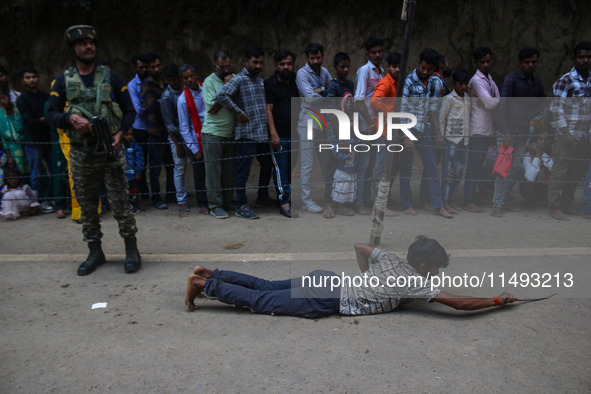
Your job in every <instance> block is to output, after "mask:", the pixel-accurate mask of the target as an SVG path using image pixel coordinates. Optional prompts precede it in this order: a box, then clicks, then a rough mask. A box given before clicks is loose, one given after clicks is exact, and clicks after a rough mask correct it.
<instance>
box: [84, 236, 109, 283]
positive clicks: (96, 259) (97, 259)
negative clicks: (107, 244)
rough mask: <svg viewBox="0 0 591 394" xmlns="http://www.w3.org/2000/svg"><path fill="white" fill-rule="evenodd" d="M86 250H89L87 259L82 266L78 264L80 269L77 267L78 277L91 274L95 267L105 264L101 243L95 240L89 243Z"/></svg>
mask: <svg viewBox="0 0 591 394" xmlns="http://www.w3.org/2000/svg"><path fill="white" fill-rule="evenodd" d="M88 250H90V253H88V257H87V258H86V260H84V262H83V263H82V264H80V267H78V275H80V276H85V275H88V274H92V273H93V272H94V270H95V269H96V267H98V266H99V265H103V264H105V262H106V261H107V260H106V259H105V254H104V253H103V249H102V248H101V241H99V240H97V241H92V242H89V243H88Z"/></svg>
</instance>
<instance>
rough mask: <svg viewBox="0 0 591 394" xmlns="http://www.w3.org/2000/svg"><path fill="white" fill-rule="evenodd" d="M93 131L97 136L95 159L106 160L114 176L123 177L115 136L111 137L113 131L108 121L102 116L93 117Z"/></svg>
mask: <svg viewBox="0 0 591 394" xmlns="http://www.w3.org/2000/svg"><path fill="white" fill-rule="evenodd" d="M92 130H93V131H94V135H95V136H96V146H95V148H94V157H95V158H101V157H102V158H105V160H106V161H107V162H108V163H109V167H111V169H112V171H113V174H114V175H117V176H118V177H122V176H123V166H122V163H121V161H120V160H119V157H118V156H117V150H116V149H115V148H114V147H113V136H112V135H111V129H110V128H109V123H108V122H107V119H105V118H103V117H102V116H93V117H92Z"/></svg>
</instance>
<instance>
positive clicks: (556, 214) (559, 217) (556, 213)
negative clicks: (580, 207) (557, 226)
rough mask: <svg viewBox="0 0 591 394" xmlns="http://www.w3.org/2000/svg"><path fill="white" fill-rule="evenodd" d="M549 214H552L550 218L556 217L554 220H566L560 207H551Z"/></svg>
mask: <svg viewBox="0 0 591 394" xmlns="http://www.w3.org/2000/svg"><path fill="white" fill-rule="evenodd" d="M550 216H552V219H556V220H568V218H567V217H566V215H565V214H564V213H562V211H561V210H560V209H551V210H550Z"/></svg>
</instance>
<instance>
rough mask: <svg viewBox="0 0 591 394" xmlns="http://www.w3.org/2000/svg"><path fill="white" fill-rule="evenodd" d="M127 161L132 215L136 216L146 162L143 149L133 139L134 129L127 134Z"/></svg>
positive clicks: (126, 171) (126, 173)
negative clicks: (140, 183) (139, 190)
mask: <svg viewBox="0 0 591 394" xmlns="http://www.w3.org/2000/svg"><path fill="white" fill-rule="evenodd" d="M125 161H126V162H127V166H126V169H125V176H126V177H127V182H128V183H129V200H130V203H131V208H132V213H133V214H134V215H135V214H136V213H139V211H140V198H139V197H138V195H137V192H138V187H139V181H140V180H141V179H142V173H143V172H144V169H145V166H146V160H145V158H144V152H143V151H142V148H141V147H140V146H139V144H137V143H136V142H135V140H134V138H133V129H129V130H128V131H127V133H125Z"/></svg>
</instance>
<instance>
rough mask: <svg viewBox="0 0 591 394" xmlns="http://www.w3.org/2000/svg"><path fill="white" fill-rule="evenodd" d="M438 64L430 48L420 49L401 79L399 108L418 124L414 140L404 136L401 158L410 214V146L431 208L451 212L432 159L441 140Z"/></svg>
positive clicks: (405, 203) (404, 198)
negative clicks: (419, 163)
mask: <svg viewBox="0 0 591 394" xmlns="http://www.w3.org/2000/svg"><path fill="white" fill-rule="evenodd" d="M438 64H439V54H438V53H437V52H436V51H435V50H433V49H430V48H427V49H423V50H422V51H421V53H420V54H419V64H418V66H417V68H415V69H414V70H413V71H412V72H411V73H410V74H409V75H408V76H407V77H406V80H405V82H404V91H403V93H402V104H401V111H402V112H409V113H411V114H413V115H415V116H416V118H417V124H416V125H415V127H413V128H412V129H411V130H412V134H413V135H414V136H415V137H416V138H417V141H415V142H414V143H413V141H412V140H411V139H410V138H409V137H405V138H404V145H405V147H404V151H402V154H401V158H400V200H401V201H402V209H403V210H404V213H406V214H407V215H412V216H414V215H416V214H417V213H416V211H415V210H414V208H413V202H412V192H411V188H410V178H411V175H412V165H413V150H416V151H417V152H418V153H419V155H420V156H421V160H422V161H423V174H424V176H426V177H427V185H428V188H429V197H430V200H431V206H432V207H433V210H434V211H435V213H436V214H438V215H440V216H443V217H444V218H446V219H451V218H452V215H451V213H449V212H448V211H447V210H446V209H445V207H444V206H443V198H442V195H441V183H440V182H439V172H438V170H437V161H436V160H435V145H437V146H442V144H443V137H442V136H441V132H440V130H439V121H438V119H437V115H438V112H439V107H440V102H439V99H440V98H441V92H442V91H443V88H442V84H441V79H439V78H438V77H436V76H435V75H433V72H434V71H435V69H436V68H437V65H438Z"/></svg>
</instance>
